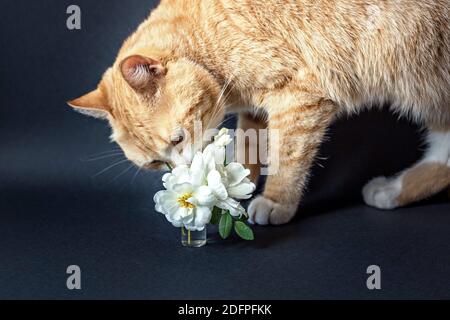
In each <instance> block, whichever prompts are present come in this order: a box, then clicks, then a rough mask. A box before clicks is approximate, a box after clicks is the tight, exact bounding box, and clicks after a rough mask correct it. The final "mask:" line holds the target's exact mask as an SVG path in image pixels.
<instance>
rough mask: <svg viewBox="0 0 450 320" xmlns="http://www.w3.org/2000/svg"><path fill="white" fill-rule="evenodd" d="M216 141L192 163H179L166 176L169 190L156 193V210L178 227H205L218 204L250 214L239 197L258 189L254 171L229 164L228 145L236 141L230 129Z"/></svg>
mask: <svg viewBox="0 0 450 320" xmlns="http://www.w3.org/2000/svg"><path fill="white" fill-rule="evenodd" d="M214 140H215V141H214V143H211V144H209V145H208V146H207V147H206V148H205V150H204V151H203V152H197V153H196V154H195V155H194V157H193V159H192V163H191V165H190V166H187V165H179V166H177V167H175V168H174V169H173V170H172V172H170V173H166V174H165V175H164V176H163V178H162V180H163V185H164V187H165V188H166V190H162V191H159V192H157V193H156V194H155V196H154V201H155V203H156V205H155V209H156V211H158V212H161V213H163V214H164V215H165V216H166V218H167V220H169V221H170V222H171V223H172V224H173V225H174V226H175V227H182V226H184V227H185V228H186V229H188V230H193V231H195V230H203V229H204V227H205V225H206V224H207V223H209V222H210V220H211V214H212V208H213V207H215V206H217V207H219V208H221V209H224V210H228V211H229V212H230V214H231V215H233V216H236V217H240V216H242V215H245V214H246V212H245V209H244V208H243V207H242V206H241V205H240V203H239V202H238V201H237V200H236V199H249V198H250V197H251V195H252V192H253V191H254V190H255V185H254V184H253V183H252V182H251V181H250V180H249V179H248V178H247V176H248V175H249V174H250V170H248V169H245V168H244V167H243V166H242V164H240V163H236V162H231V163H229V164H228V165H226V164H225V146H226V145H228V144H229V143H230V142H231V141H232V140H231V138H230V135H229V134H228V129H221V130H220V131H219V133H218V135H217V136H216V137H215V138H214Z"/></svg>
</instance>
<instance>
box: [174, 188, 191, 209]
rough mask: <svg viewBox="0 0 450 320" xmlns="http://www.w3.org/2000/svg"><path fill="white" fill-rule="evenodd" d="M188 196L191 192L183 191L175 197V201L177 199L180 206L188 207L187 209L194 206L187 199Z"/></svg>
mask: <svg viewBox="0 0 450 320" xmlns="http://www.w3.org/2000/svg"><path fill="white" fill-rule="evenodd" d="M190 197H192V192H191V193H185V194H183V195H182V196H181V197H179V198H178V199H177V201H178V204H179V205H180V207H182V208H188V209H193V208H195V206H194V205H193V204H192V203H190V202H188V201H187V200H188V199H189V198H190Z"/></svg>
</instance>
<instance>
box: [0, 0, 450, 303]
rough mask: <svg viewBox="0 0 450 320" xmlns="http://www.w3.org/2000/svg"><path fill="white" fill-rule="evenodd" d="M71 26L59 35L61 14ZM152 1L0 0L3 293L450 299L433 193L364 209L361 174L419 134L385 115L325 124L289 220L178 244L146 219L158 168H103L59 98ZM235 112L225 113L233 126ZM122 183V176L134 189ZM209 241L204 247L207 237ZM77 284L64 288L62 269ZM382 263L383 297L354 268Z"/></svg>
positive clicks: (92, 76) (402, 158)
mask: <svg viewBox="0 0 450 320" xmlns="http://www.w3.org/2000/svg"><path fill="white" fill-rule="evenodd" d="M70 4H77V5H79V6H80V7H81V10H82V30H80V31H69V30H67V28H66V18H67V15H66V8H67V6H68V5H70ZM154 5H155V2H154V1H142V0H132V1H131V0H128V1H120V0H113V1H111V0H110V1H106V0H101V1H100V0H98V1H87V0H77V1H66V0H62V1H61V0H53V1H49V0H46V1H44V0H40V1H24V0H16V1H11V0H5V1H2V2H1V3H0V15H1V18H0V30H1V33H2V34H1V37H0V48H1V49H0V58H1V60H0V75H1V77H0V90H1V91H0V298H9V299H11V298H162V299H171V298H177V299H183V298H191V299H192V298H194V299H197V298H224V299H232V298H256V299H261V298H270V299H277V298H290V299H294V298H338V299H339V298H418V297H422V298H449V297H450V284H449V265H450V255H449V248H450V233H449V226H450V212H449V211H450V210H449V208H450V206H449V205H448V204H447V203H446V202H445V201H446V199H445V196H444V195H442V194H441V195H440V196H437V197H434V198H433V199H430V200H427V201H425V202H421V203H419V204H415V205H413V206H410V207H409V208H404V209H400V210H395V211H392V212H385V211H379V210H375V209H372V208H368V207H366V206H364V205H363V203H362V200H361V196H360V189H361V187H362V186H363V184H364V183H365V182H366V181H367V180H368V179H369V178H371V177H374V176H377V175H380V174H392V173H394V172H396V171H398V170H400V169H402V168H404V167H405V166H407V165H410V164H411V163H413V162H414V161H415V160H416V159H417V158H418V157H419V156H420V154H421V152H420V149H419V145H420V137H419V135H418V128H417V127H415V126H413V125H411V124H409V123H408V122H407V121H406V120H400V121H397V119H396V118H395V117H394V116H391V115H390V114H389V113H387V112H385V111H383V112H371V113H368V112H364V113H362V114H361V115H359V116H358V117H351V118H349V119H342V120H340V121H338V122H337V123H336V124H335V125H334V126H333V127H332V128H331V129H330V133H329V138H328V141H327V142H326V143H325V144H324V145H323V146H322V149H321V152H320V156H321V158H320V159H319V160H318V161H317V163H318V164H319V165H316V166H315V167H314V171H313V176H312V180H311V183H310V188H309V191H308V193H307V195H306V197H305V199H304V202H303V204H302V207H301V208H300V210H299V214H298V216H297V218H296V219H295V220H294V221H293V222H292V223H291V224H289V225H287V226H283V227H266V228H263V227H257V228H255V233H256V240H255V241H254V242H252V243H248V242H242V241H239V240H238V239H236V238H232V239H230V240H228V241H217V242H215V243H211V244H210V245H208V246H206V247H204V248H201V249H195V250H192V249H186V248H182V247H181V246H180V243H179V234H178V230H176V229H174V228H173V227H171V226H170V225H169V223H168V222H167V221H165V219H164V218H163V217H162V216H161V215H159V214H157V213H155V212H154V210H153V201H152V196H153V194H154V192H155V191H156V190H158V189H159V188H160V176H161V173H143V172H140V173H139V174H138V175H137V176H134V174H135V172H136V171H135V169H134V168H133V169H130V171H128V172H126V173H124V174H123V175H121V176H118V175H119V174H120V173H121V172H123V170H125V169H126V168H127V167H128V166H129V164H128V163H124V164H122V165H119V166H117V167H114V168H112V169H111V170H108V171H107V172H105V173H104V174H101V175H98V176H95V174H96V173H98V172H100V171H101V170H102V169H103V168H105V167H107V166H108V165H110V164H112V163H114V161H115V160H117V158H114V159H99V160H97V161H86V160H87V159H89V158H92V157H95V155H96V154H97V155H98V154H99V153H100V152H103V151H107V150H111V149H113V148H115V147H116V146H114V145H112V144H110V143H108V135H109V129H108V127H107V124H106V123H104V122H101V121H98V120H93V119H90V118H87V117H83V116H81V115H79V114H76V113H75V112H73V111H71V110H70V108H69V107H67V106H66V105H65V103H64V102H65V101H66V100H69V99H71V98H74V97H77V96H79V95H81V94H83V93H85V92H87V91H88V90H91V89H93V88H94V87H95V85H96V84H97V82H98V80H99V78H100V76H101V74H102V72H103V71H104V70H105V69H106V68H107V67H108V66H109V65H110V64H111V63H112V62H113V60H114V58H115V55H116V52H117V50H118V48H119V47H120V45H121V43H122V41H123V40H124V39H125V37H126V36H128V35H129V34H130V33H131V32H132V31H133V30H134V29H135V28H136V27H137V25H138V24H139V23H140V22H141V21H142V20H143V19H144V18H145V17H146V16H147V14H148V12H149V10H150V9H151V8H152V7H153V6H154ZM232 121H233V119H231V120H230V123H232ZM133 178H135V179H134V180H133ZM214 239H215V237H214V235H213V242H214ZM71 264H76V265H79V266H80V267H81V270H82V290H81V291H69V290H67V289H66V286H65V281H66V277H67V275H66V274H65V270H66V267H67V266H68V265H71ZM371 264H377V265H379V266H380V267H381V269H382V290H380V291H369V290H368V289H367V288H366V285H365V281H366V278H367V275H366V268H367V266H369V265H371Z"/></svg>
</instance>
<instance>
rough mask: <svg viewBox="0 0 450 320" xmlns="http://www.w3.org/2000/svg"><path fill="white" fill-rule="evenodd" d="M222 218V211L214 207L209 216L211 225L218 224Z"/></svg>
mask: <svg viewBox="0 0 450 320" xmlns="http://www.w3.org/2000/svg"><path fill="white" fill-rule="evenodd" d="M221 217H222V209H220V208H217V207H214V208H213V210H212V214H211V221H210V223H211V224H219V222H220V218H221Z"/></svg>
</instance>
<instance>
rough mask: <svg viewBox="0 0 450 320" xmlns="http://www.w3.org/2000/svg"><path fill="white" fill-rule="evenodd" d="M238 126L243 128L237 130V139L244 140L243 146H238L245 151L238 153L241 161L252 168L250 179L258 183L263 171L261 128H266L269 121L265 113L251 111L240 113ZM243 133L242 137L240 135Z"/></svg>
mask: <svg viewBox="0 0 450 320" xmlns="http://www.w3.org/2000/svg"><path fill="white" fill-rule="evenodd" d="M237 128H238V129H241V130H237V131H236V136H237V137H236V139H237V141H243V144H244V145H243V146H242V147H241V146H237V147H238V149H239V150H236V152H237V153H238V152H241V151H244V152H243V154H238V155H237V157H238V158H239V159H237V160H238V161H239V162H241V163H242V164H244V165H245V167H246V168H248V169H250V177H249V178H250V180H251V181H252V182H253V183H255V184H257V183H258V178H259V175H260V172H261V162H260V161H259V160H260V159H259V150H258V147H259V141H258V139H259V138H260V135H259V130H261V129H266V128H267V123H266V120H265V117H264V115H261V114H254V113H251V112H241V113H239V118H238V123H237ZM239 135H242V137H239Z"/></svg>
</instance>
